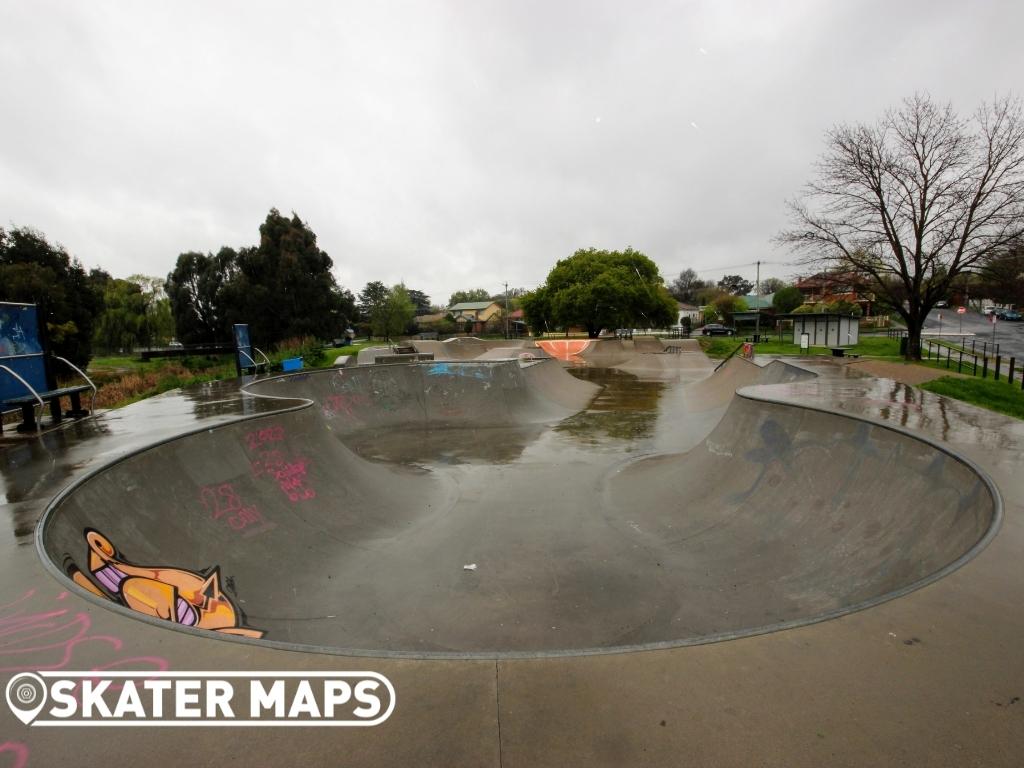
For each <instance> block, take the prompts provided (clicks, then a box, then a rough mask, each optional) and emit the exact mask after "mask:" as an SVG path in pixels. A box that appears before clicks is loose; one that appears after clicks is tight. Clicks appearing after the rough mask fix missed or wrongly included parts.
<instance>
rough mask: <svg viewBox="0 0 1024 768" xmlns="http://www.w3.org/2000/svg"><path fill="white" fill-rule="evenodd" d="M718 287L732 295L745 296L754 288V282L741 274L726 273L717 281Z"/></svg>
mask: <svg viewBox="0 0 1024 768" xmlns="http://www.w3.org/2000/svg"><path fill="white" fill-rule="evenodd" d="M718 287H719V288H721V289H722V290H723V291H725V292H726V293H729V294H732V295H733V296H746V295H747V294H748V293H750V292H751V291H752V290H753V289H754V284H753V283H752V282H750V281H749V280H747V279H746V278H744V277H743V276H742V275H726V276H725V277H723V278H722V279H721V280H719V281H718Z"/></svg>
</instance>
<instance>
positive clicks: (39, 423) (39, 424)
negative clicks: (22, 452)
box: [0, 363, 46, 432]
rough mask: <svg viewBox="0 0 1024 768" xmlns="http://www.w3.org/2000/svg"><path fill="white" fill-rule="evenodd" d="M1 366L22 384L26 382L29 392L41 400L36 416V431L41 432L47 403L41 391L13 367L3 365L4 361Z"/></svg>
mask: <svg viewBox="0 0 1024 768" xmlns="http://www.w3.org/2000/svg"><path fill="white" fill-rule="evenodd" d="M0 368H2V369H3V370H5V371H7V372H8V373H9V374H11V376H13V377H14V378H16V379H17V380H18V381H20V382H21V383H22V384H24V385H25V388H26V389H27V390H28V391H29V392H31V393H32V396H33V397H34V398H35V399H36V400H38V401H39V415H38V416H36V432H39V431H40V430H41V429H42V428H43V409H44V408H46V403H44V402H43V398H41V397H40V396H39V393H38V392H36V391H35V389H33V388H32V385H31V384H29V383H28V382H27V381H25V380H24V379H23V378H21V376H20V375H19V374H18V373H16V372H15V371H14V370H12V369H11V368H9V367H7V366H6V365H3V364H2V363H0Z"/></svg>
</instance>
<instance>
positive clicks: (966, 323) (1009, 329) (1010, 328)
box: [924, 307, 1024, 368]
mask: <svg viewBox="0 0 1024 768" xmlns="http://www.w3.org/2000/svg"><path fill="white" fill-rule="evenodd" d="M940 315H941V317H942V323H941V326H942V333H943V335H945V334H948V333H953V334H957V333H960V332H961V328H962V330H963V333H965V334H974V336H973V337H972V336H967V337H966V339H965V341H966V342H967V347H968V348H970V345H971V340H972V338H973V339H975V340H976V346H977V350H978V352H979V353H980V352H981V349H982V342H988V347H989V349H990V350H991V348H992V339H993V334H992V323H991V322H990V319H989V318H988V317H986V316H985V315H982V314H981V313H979V312H975V311H974V310H968V311H967V312H966V313H965V314H964V315H962V316H961V315H958V314H957V312H956V308H955V307H947V308H945V309H933V310H932V312H931V314H929V315H928V319H927V321H925V326H924V329H925V332H929V331H931V332H936V331H938V330H939V325H940V324H939V316H940ZM961 320H962V325H961ZM950 340H951V341H954V342H955V341H956V339H950ZM995 341H996V343H997V344H999V354H1000V355H1002V356H1003V358H1004V359H1005V358H1009V357H1015V358H1017V366H1018V368H1019V367H1020V366H1021V365H1022V364H1024V323H1020V322H1017V323H1011V322H1005V321H1003V320H998V321H996V325H995Z"/></svg>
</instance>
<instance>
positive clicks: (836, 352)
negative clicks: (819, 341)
mask: <svg viewBox="0 0 1024 768" xmlns="http://www.w3.org/2000/svg"><path fill="white" fill-rule="evenodd" d="M829 349H831V350H832V357H846V347H829Z"/></svg>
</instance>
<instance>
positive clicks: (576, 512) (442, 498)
mask: <svg viewBox="0 0 1024 768" xmlns="http://www.w3.org/2000/svg"><path fill="white" fill-rule="evenodd" d="M806 375H807V374H806V373H805V372H800V371H798V370H797V369H793V368H791V367H789V366H785V365H782V364H773V366H771V367H770V368H768V369H757V368H756V367H755V366H753V365H752V364H749V363H745V362H743V361H734V362H731V363H730V364H729V365H727V366H726V367H724V368H723V369H722V370H721V371H720V372H719V373H717V374H715V376H716V377H722V378H721V380H720V381H721V383H722V384H723V385H724V386H726V387H733V386H740V387H741V388H740V391H739V394H738V395H736V396H735V397H732V398H731V399H730V398H728V397H724V396H720V395H717V394H713V393H716V392H718V393H720V392H721V391H722V387H718V388H717V389H716V388H715V387H714V386H713V382H714V381H715V378H712V379H709V380H707V382H704V383H703V384H702V388H699V389H700V393H699V394H698V396H697V397H696V398H691V399H689V400H688V399H687V398H686V397H685V396H684V394H685V392H686V388H685V387H677V388H672V387H667V386H664V385H660V384H659V385H656V386H657V387H661V388H660V389H657V390H652V391H657V392H660V393H661V394H660V395H659V397H658V399H657V400H656V401H655V402H653V403H652V404H651V406H650V407H651V408H653V409H654V410H655V411H656V414H655V417H654V418H653V419H652V421H651V424H652V427H651V429H652V430H653V433H654V434H652V435H651V436H649V438H645V439H646V440H647V442H640V443H638V442H637V440H638V438H637V437H636V436H635V435H631V436H629V437H628V438H619V437H616V436H615V435H613V434H611V433H607V434H604V437H603V438H602V440H590V439H581V437H580V435H579V434H578V432H577V431H576V430H574V429H566V428H565V425H566V424H567V423H568V422H570V421H572V419H573V418H574V417H573V416H570V414H577V415H578V413H577V412H579V413H583V414H585V413H587V412H588V410H589V409H590V408H592V403H593V402H595V401H596V400H597V398H595V397H594V395H595V392H596V388H595V387H594V386H592V385H590V384H588V383H586V382H583V381H579V380H577V379H576V378H574V377H570V375H569V373H567V372H566V371H565V370H564V369H562V368H561V367H560V366H559V364H558V363H557V361H553V360H544V361H537V362H534V363H527V364H523V363H520V362H517V361H503V362H491V363H487V362H471V363H429V364H428V363H424V364H403V365H378V366H368V367H365V368H356V369H343V370H328V371H316V372H310V373H304V374H297V375H289V376H282V377H276V378H271V379H266V380H262V381H258V382H256V383H254V384H252V385H250V387H249V391H250V392H251V393H252V394H253V395H254V396H258V397H272V398H274V397H276V398H283V399H281V400H280V401H279V402H280V404H281V410H280V411H279V412H277V413H275V414H271V415H261V416H258V417H253V418H248V419H244V420H241V421H238V422H234V423H230V424H226V425H223V426H219V427H215V428H212V429H205V430H202V431H198V432H193V433H190V434H185V435H183V436H181V437H179V438H176V439H173V440H170V441H168V442H164V443H162V444H159V445H156V446H153V447H151V448H149V449H146V450H143V451H141V452H138V453H136V454H133V455H131V456H129V457H127V458H124V459H122V460H120V461H117V462H116V463H113V464H111V465H108V466H107V467H105V468H103V469H101V470H99V471H98V472H95V473H94V474H92V475H90V476H89V477H87V478H85V479H84V480H82V481H80V482H78V483H77V484H75V485H73V486H72V487H71V488H69V489H67V490H66V491H65V492H63V493H62V494H61V495H60V496H59V497H58V498H56V499H55V500H54V502H53V503H52V504H51V506H50V508H49V509H48V510H47V513H46V515H45V516H44V519H43V521H42V523H41V525H40V527H39V531H38V536H37V543H38V545H39V549H40V553H41V554H42V556H43V559H44V561H45V562H47V563H48V565H50V566H51V567H52V569H53V570H54V571H55V573H56V574H57V575H58V578H60V579H62V580H63V581H64V582H65V583H67V584H69V585H70V584H71V582H70V581H68V579H69V578H71V579H73V582H74V584H75V586H71V588H72V589H74V590H76V591H77V592H78V593H80V594H82V595H83V596H85V597H86V598H87V599H92V600H95V601H97V602H98V603H101V604H103V605H105V606H107V607H108V608H110V609H111V610H115V611H120V612H124V613H125V614H126V615H130V616H133V617H135V618H138V619H140V620H143V621H148V622H154V623H157V624H159V625H161V626H164V627H167V628H170V629H175V630H179V631H183V632H201V633H203V634H204V635H205V636H206V637H211V638H212V637H218V638H222V639H231V640H235V641H237V642H243V643H245V642H248V643H252V642H256V643H263V644H270V645H273V646H277V647H284V648H301V649H305V650H316V651H323V652H332V653H344V654H363V655H376V656H392V655H394V656H410V657H417V658H423V657H427V658H470V657H486V658H495V657H518V656H525V657H530V656H545V655H563V654H586V653H603V652H615V651H624V650H637V649H648V648H660V647H673V646H681V645H689V644H697V643H705V642H713V641H722V640H727V639H731V638H735V637H740V636H744V635H750V634H756V633H762V632H766V631H773V630H779V629H784V628H787V627H792V626H796V625H801V624H805V623H810V622H814V621H820V620H823V619H827V618H831V617H835V616H839V615H842V614H845V613H848V612H850V611H853V610H858V609H863V608H866V607H870V606H872V605H875V604H877V603H879V602H881V601H884V600H888V599H892V598H894V597H898V596H899V595H902V594H905V593H906V592H908V591H910V590H913V589H915V588H918V587H920V586H922V585H924V584H927V583H930V582H931V581H933V580H934V579H937V578H939V577H941V576H944V575H946V574H947V573H949V572H951V571H952V570H954V569H955V568H957V567H959V566H961V565H962V564H964V563H965V562H967V561H968V560H969V558H970V557H971V556H973V554H975V553H976V552H978V551H980V549H981V548H982V547H983V546H984V544H985V543H987V541H988V540H989V539H990V538H991V537H992V535H994V531H995V529H996V527H997V525H996V524H997V521H998V519H999V515H1000V502H999V498H998V493H997V492H996V490H995V488H994V487H993V486H992V485H991V483H990V482H989V481H988V480H987V478H986V477H984V476H983V475H982V474H981V473H980V472H979V471H978V470H977V469H976V468H975V467H973V466H972V465H971V464H969V463H967V462H966V461H965V460H963V459H960V458H958V457H956V456H954V455H952V454H950V453H949V452H947V451H945V450H943V449H942V448H941V447H939V446H936V445H932V444H930V443H928V442H924V441H922V440H919V439H916V438H914V437H911V436H909V435H908V434H904V433H902V432H900V431H895V430H893V429H889V428H885V427H881V426H877V425H873V424H870V423H867V422H864V421H860V420H857V419H853V418H849V417H847V416H843V415H840V414H836V413H827V412H821V411H815V410H810V409H806V408H802V407H798V406H795V405H791V404H784V403H776V402H767V401H765V400H763V399H758V395H757V392H758V386H756V384H757V381H758V379H759V377H761V376H764V377H765V380H768V381H773V382H776V381H784V380H786V379H791V378H800V377H803V376H806ZM616 376H618V377H625V376H626V374H622V373H618V374H616ZM751 384H753V386H745V385H751ZM652 386H655V385H652ZM690 386H695V385H690ZM708 413H715V414H717V417H716V418H715V419H714V420H713V423H712V422H710V421H708V419H707V418H706V416H707V414H708ZM695 414H696V416H695ZM698 416H699V417H698ZM691 427H692V428H694V429H702V430H704V432H703V434H700V435H697V436H694V435H686V436H685V437H681V438H680V442H679V445H686V446H687V447H690V446H693V447H690V449H689V450H682V451H680V450H674V449H673V443H672V439H671V438H672V435H673V431H674V432H675V433H679V432H685V431H686V430H688V429H690V428H691ZM585 437H587V436H585ZM589 437H593V435H590V436H589ZM701 438H703V439H701Z"/></svg>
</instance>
